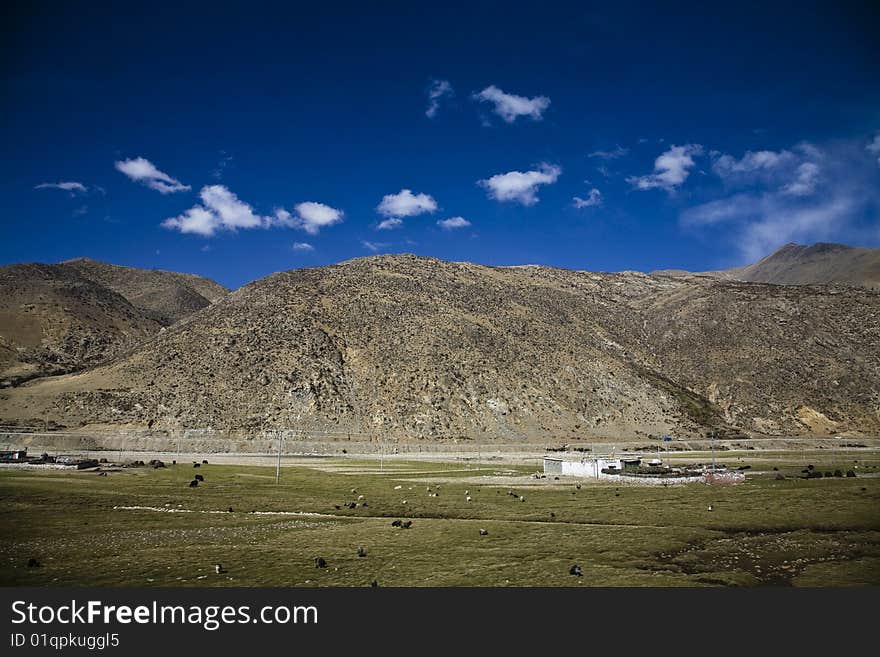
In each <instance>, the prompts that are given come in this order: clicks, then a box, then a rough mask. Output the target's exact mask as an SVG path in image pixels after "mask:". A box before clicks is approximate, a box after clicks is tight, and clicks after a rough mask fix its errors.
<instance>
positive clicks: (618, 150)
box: [588, 146, 629, 160]
mask: <svg viewBox="0 0 880 657" xmlns="http://www.w3.org/2000/svg"><path fill="white" fill-rule="evenodd" d="M627 153H629V149H628V148H623V147H622V146H615V147H614V148H612V149H611V150H610V151H593V152H592V153H590V154H589V155H588V157H597V158H599V159H600V160H616V159H617V158H619V157H623V156H624V155H626V154H627Z"/></svg>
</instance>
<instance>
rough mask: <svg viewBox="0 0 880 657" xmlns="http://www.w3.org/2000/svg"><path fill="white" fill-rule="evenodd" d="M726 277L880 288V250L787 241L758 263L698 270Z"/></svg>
mask: <svg viewBox="0 0 880 657" xmlns="http://www.w3.org/2000/svg"><path fill="white" fill-rule="evenodd" d="M653 273H655V274H661V275H672V276H688V275H692V274H691V272H687V271H683V270H678V269H670V270H663V271H656V272H653ZM696 275H700V276H712V277H715V278H722V279H726V280H735V281H750V282H755V283H773V284H775V285H814V284H825V283H834V284H841V285H853V286H858V287H865V288H868V289H869V290H880V249H868V248H861V247H854V246H846V245H844V244H830V243H827V242H819V243H817V244H813V245H812V246H802V245H800V244H794V243H790V244H786V245H785V246H783V247H782V248H780V249H778V250H777V251H774V252H773V253H771V254H770V255H768V256H766V257H765V258H762V259H761V260H759V261H758V262H756V263H754V264H751V265H747V266H745V267H737V268H734V269H722V270H718V271H706V272H698V273H697V274H696Z"/></svg>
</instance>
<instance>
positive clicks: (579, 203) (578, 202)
mask: <svg viewBox="0 0 880 657" xmlns="http://www.w3.org/2000/svg"><path fill="white" fill-rule="evenodd" d="M572 200H573V201H574V207H576V208H591V207H595V206H599V205H602V192H600V191H599V190H598V189H596V188H595V187H594V188H593V189H591V190H590V194H589V196H588V197H587V198H585V199H584V198H581V197H580V196H575V197H574V199H572Z"/></svg>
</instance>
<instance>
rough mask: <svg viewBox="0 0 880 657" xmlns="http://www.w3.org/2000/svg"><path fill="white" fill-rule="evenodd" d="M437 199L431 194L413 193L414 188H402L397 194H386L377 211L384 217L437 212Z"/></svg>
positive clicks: (411, 215)
mask: <svg viewBox="0 0 880 657" xmlns="http://www.w3.org/2000/svg"><path fill="white" fill-rule="evenodd" d="M436 211H437V201H435V200H434V197H433V196H431V195H430V194H413V193H412V190H409V189H401V190H400V191H399V192H398V193H397V194H386V195H385V196H384V197H382V202H381V203H379V205H377V206H376V212H378V213H379V214H381V215H382V216H383V217H395V218H398V219H399V218H401V217H414V216H416V215H419V214H424V213H426V212H436Z"/></svg>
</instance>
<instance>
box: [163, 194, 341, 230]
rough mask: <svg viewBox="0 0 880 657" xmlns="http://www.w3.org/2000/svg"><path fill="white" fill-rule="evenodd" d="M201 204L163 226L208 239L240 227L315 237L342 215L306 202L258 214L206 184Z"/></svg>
mask: <svg viewBox="0 0 880 657" xmlns="http://www.w3.org/2000/svg"><path fill="white" fill-rule="evenodd" d="M199 198H200V199H201V201H202V203H201V205H196V206H194V207H192V208H190V209H189V210H187V211H186V212H184V213H183V214H181V215H178V216H177V217H170V218H168V219H166V220H165V221H163V222H162V226H163V227H165V228H168V229H171V230H179V231H180V232H181V233H195V234H197V235H203V236H205V237H211V236H212V235H214V233H216V232H217V231H219V230H231V231H235V230H237V229H239V228H275V227H279V226H283V227H287V228H297V229H299V230H304V231H305V232H307V233H308V234H309V235H317V234H318V232H319V231H320V230H321V228H324V227H326V226H331V225H333V224H336V223H339V222H340V221H342V217H343V212H342V210H337V209H335V208H331V207H330V206H329V205H324V204H323V203H315V202H314V201H306V202H304V203H299V204H297V205H296V206H294V213H290V212H288V211H287V210H285V209H284V208H277V209H276V210H275V212H274V214H273V215H272V216H264V215H259V214H257V213H256V212H254V209H253V208H252V207H251V206H250V205H248V204H247V203H245V202H244V201H242V200H240V199H239V198H238V197H237V196H236V195H235V194H233V193H232V192H231V191H229V189H228V188H226V187H225V186H223V185H206V186H205V187H202V191H200V192H199Z"/></svg>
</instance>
